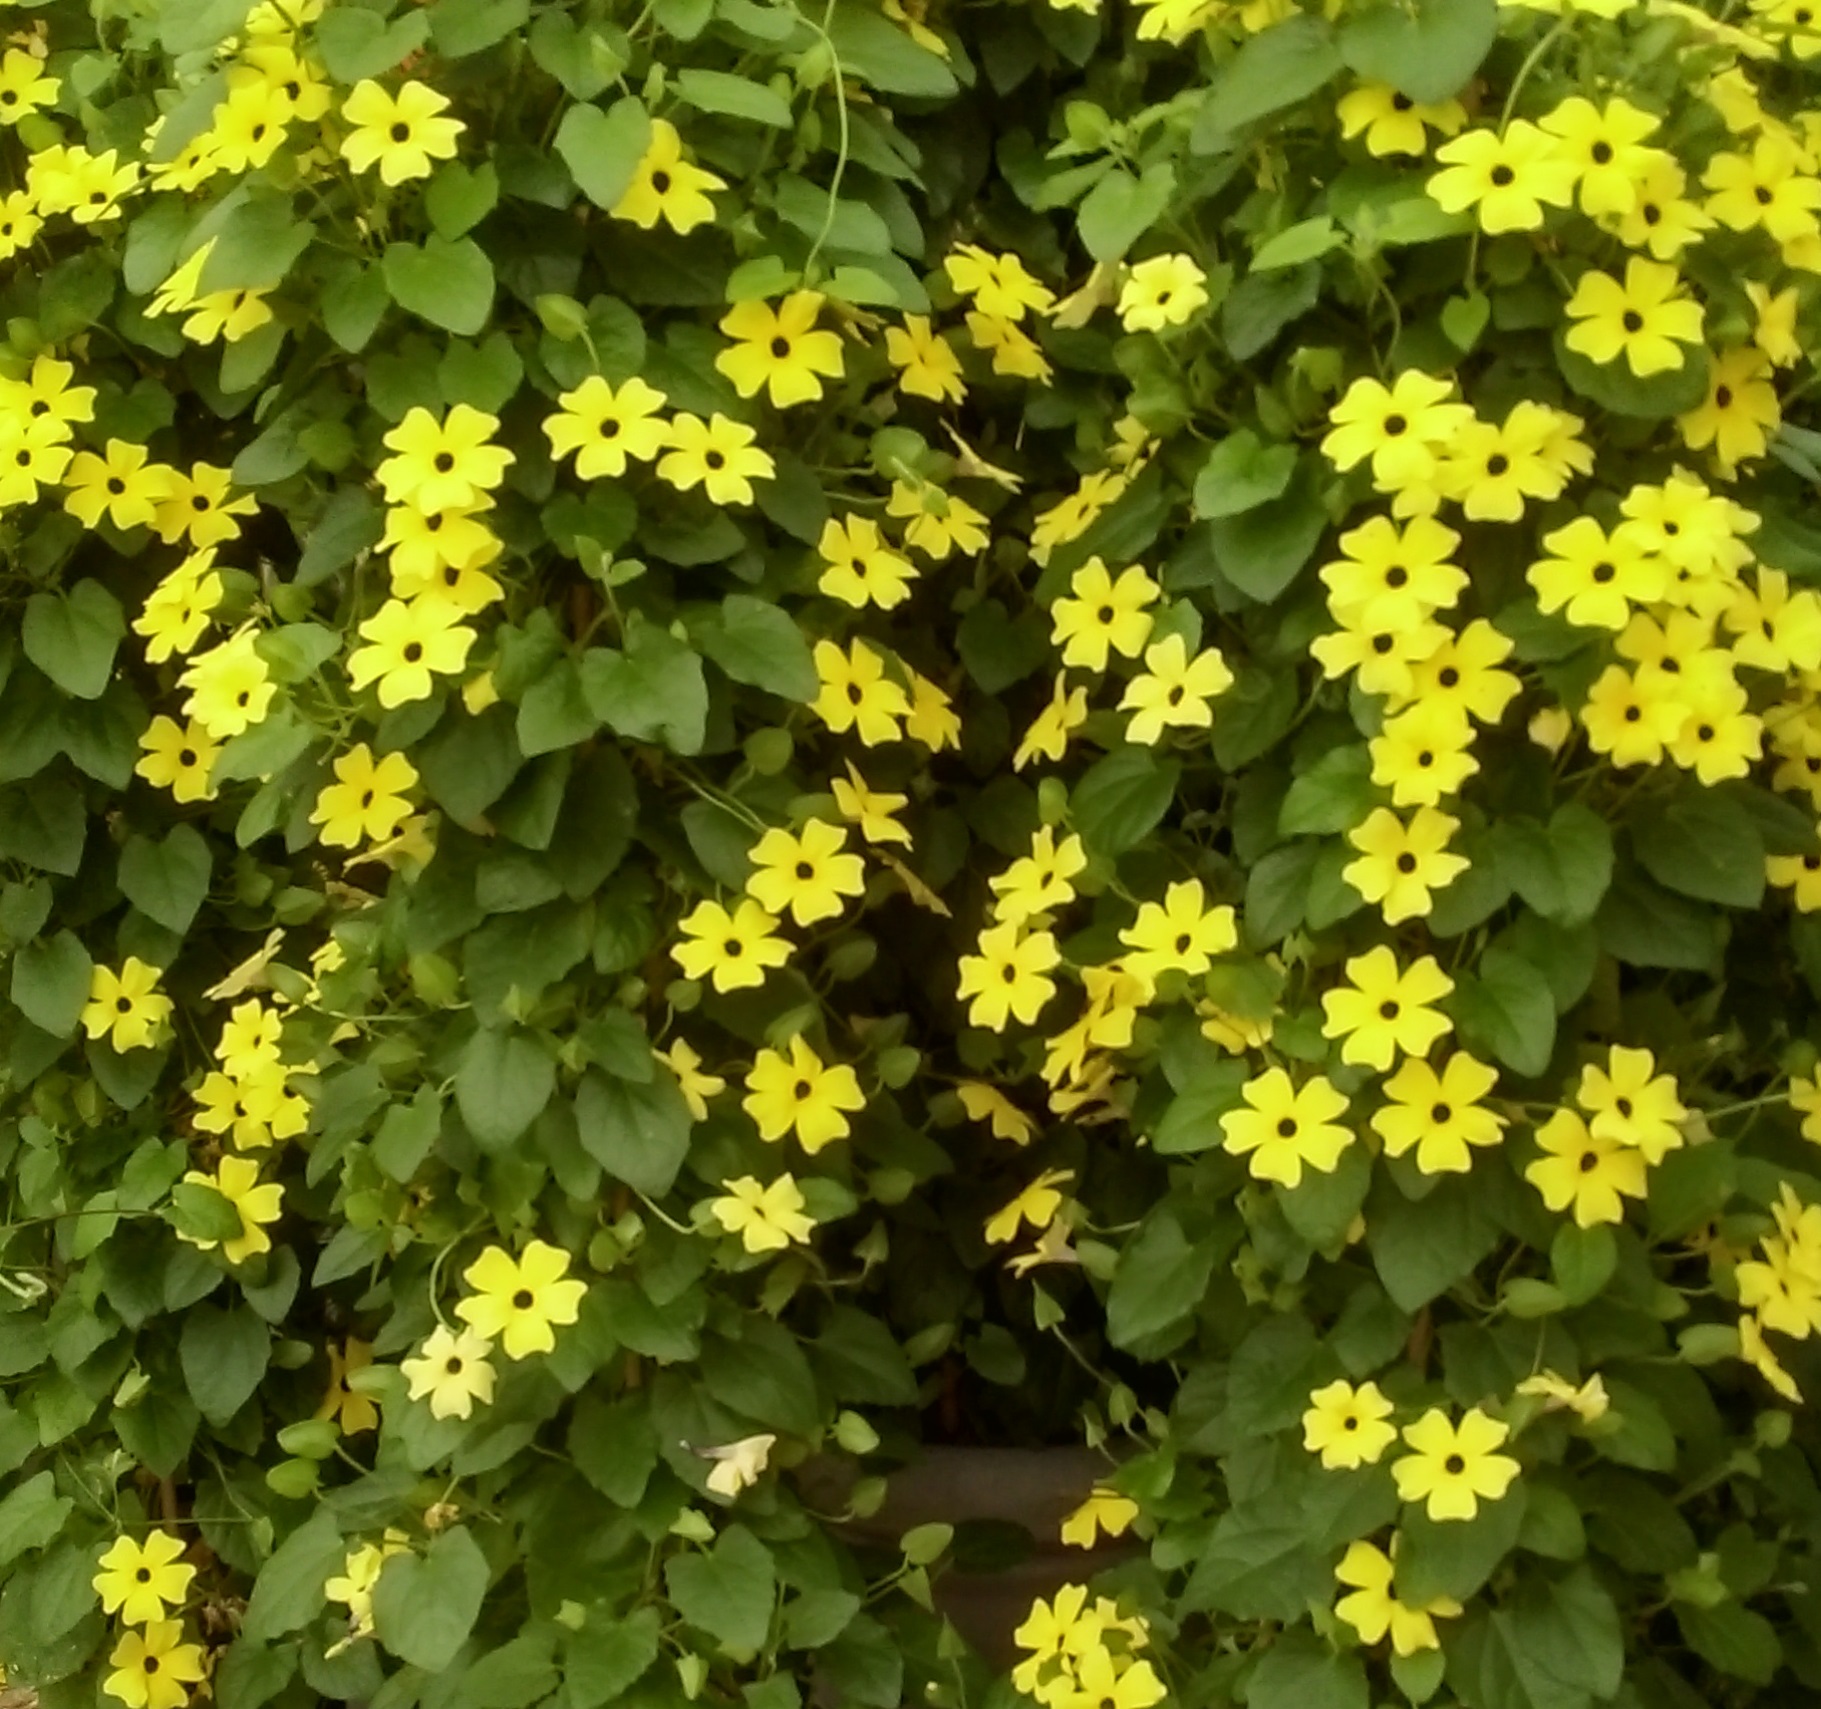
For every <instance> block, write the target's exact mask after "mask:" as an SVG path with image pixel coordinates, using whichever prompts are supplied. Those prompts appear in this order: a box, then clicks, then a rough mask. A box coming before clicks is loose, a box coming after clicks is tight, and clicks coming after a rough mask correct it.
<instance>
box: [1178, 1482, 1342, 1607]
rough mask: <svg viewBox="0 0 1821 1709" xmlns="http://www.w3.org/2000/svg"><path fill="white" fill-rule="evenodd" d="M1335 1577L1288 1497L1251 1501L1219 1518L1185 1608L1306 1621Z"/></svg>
mask: <svg viewBox="0 0 1821 1709" xmlns="http://www.w3.org/2000/svg"><path fill="white" fill-rule="evenodd" d="M1332 1591H1333V1579H1332V1577H1331V1576H1330V1574H1329V1572H1328V1570H1327V1567H1326V1566H1325V1564H1324V1563H1323V1562H1322V1561H1321V1560H1320V1559H1319V1558H1318V1557H1317V1556H1316V1554H1315V1551H1314V1550H1313V1549H1312V1548H1311V1546H1310V1536H1309V1528H1308V1526H1307V1525H1306V1524H1305V1523H1304V1521H1303V1518H1302V1515H1301V1514H1300V1513H1298V1512H1297V1511H1296V1509H1295V1507H1294V1506H1293V1505H1292V1504H1291V1503H1289V1502H1285V1501H1281V1500H1279V1501H1251V1502H1247V1503H1245V1504H1243V1505H1241V1506H1237V1507H1233V1508H1229V1509H1228V1510H1227V1511H1226V1512H1225V1513H1223V1514H1222V1515H1221V1516H1220V1521H1219V1523H1218V1524H1216V1525H1215V1527H1214V1534H1213V1536H1212V1537H1211V1538H1209V1540H1208V1545H1207V1547H1206V1549H1205V1550H1204V1551H1203V1552H1202V1556H1201V1558H1200V1560H1198V1561H1197V1562H1196V1563H1195V1569H1194V1571H1193V1572H1191V1573H1190V1575H1189V1582H1188V1584H1187V1586H1186V1587H1185V1588H1184V1590H1183V1593H1182V1607H1183V1608H1184V1609H1185V1610H1191V1609H1192V1610H1199V1609H1213V1610H1214V1611H1216V1612H1217V1613H1221V1614H1227V1615H1230V1616H1232V1618H1234V1619H1236V1620H1281V1621H1285V1622H1291V1621H1297V1620H1301V1619H1304V1618H1305V1617H1306V1616H1307V1614H1308V1610H1309V1606H1310V1604H1311V1603H1318V1602H1322V1601H1325V1599H1326V1598H1327V1597H1328V1596H1329V1595H1330V1594H1331V1593H1332Z"/></svg>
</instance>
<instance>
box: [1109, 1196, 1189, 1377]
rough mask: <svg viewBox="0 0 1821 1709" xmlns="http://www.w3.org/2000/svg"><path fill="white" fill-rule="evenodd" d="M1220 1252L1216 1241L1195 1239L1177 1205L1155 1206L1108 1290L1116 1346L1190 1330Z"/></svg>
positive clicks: (1111, 1336) (1128, 1246) (1130, 1243)
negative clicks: (1217, 1253)
mask: <svg viewBox="0 0 1821 1709" xmlns="http://www.w3.org/2000/svg"><path fill="white" fill-rule="evenodd" d="M1215 1256H1216V1251H1215V1247H1214V1244H1213V1243H1212V1242H1211V1241H1206V1240H1203V1241H1195V1242H1191V1241H1190V1239H1189V1237H1188V1235H1187V1234H1185V1233H1184V1231H1183V1226H1182V1223H1181V1221H1180V1220H1179V1219H1178V1218H1177V1216H1176V1213H1175V1212H1174V1211H1173V1210H1171V1209H1169V1208H1167V1207H1166V1208H1164V1209H1161V1210H1157V1211H1153V1212H1152V1213H1151V1215H1150V1216H1149V1217H1147V1218H1146V1219H1145V1222H1144V1225H1143V1227H1141V1228H1140V1229H1139V1231H1138V1233H1137V1234H1136V1235H1135V1236H1134V1237H1133V1238H1132V1239H1131V1240H1129V1241H1128V1242H1127V1243H1126V1246H1125V1249H1124V1250H1123V1251H1122V1252H1121V1253H1120V1254H1119V1262H1118V1264H1117V1266H1116V1267H1115V1268H1114V1271H1113V1285H1112V1287H1111V1288H1110V1289H1109V1290H1108V1293H1107V1337H1108V1339H1109V1340H1110V1341H1111V1342H1112V1343H1113V1345H1114V1346H1115V1347H1133V1346H1136V1345H1138V1344H1140V1343H1153V1344H1154V1343H1155V1342H1156V1341H1157V1340H1158V1339H1159V1338H1160V1337H1167V1336H1170V1335H1172V1334H1176V1332H1178V1331H1180V1332H1182V1333H1186V1332H1187V1327H1188V1322H1189V1319H1190V1318H1191V1317H1192V1316H1193V1315H1194V1312H1195V1309H1196V1307H1197V1306H1199V1305H1200V1304H1201V1300H1202V1296H1203V1295H1204V1294H1205V1293H1206V1292H1207V1288H1208V1280H1209V1278H1210V1277H1211V1276H1212V1275H1213V1273H1214V1260H1215ZM1177 1339H1180V1334H1177Z"/></svg>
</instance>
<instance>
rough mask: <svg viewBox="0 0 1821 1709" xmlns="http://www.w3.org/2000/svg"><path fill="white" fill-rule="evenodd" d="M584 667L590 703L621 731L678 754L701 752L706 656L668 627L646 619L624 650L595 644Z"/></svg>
mask: <svg viewBox="0 0 1821 1709" xmlns="http://www.w3.org/2000/svg"><path fill="white" fill-rule="evenodd" d="M581 670H582V691H583V693H584V694H586V695H587V697H588V704H589V705H590V706H591V707H592V708H593V709H594V714H595V716H596V717H597V718H599V719H600V720H601V721H602V722H603V723H604V724H607V725H609V726H610V727H611V728H612V729H613V730H615V731H616V732H617V733H618V734H620V735H622V736H626V737H628V738H630V739H631V740H633V741H638V742H659V741H661V742H662V743H663V744H664V745H665V746H666V747H668V748H669V749H670V750H671V751H672V752H673V753H679V754H694V753H699V752H700V751H701V748H702V740H703V735H704V732H705V730H706V726H707V719H708V685H707V683H706V682H705V681H704V680H703V676H702V661H701V660H700V659H699V658H698V657H697V656H696V655H695V653H694V652H693V651H691V650H690V648H688V647H687V646H685V645H684V644H683V643H682V642H681V641H679V640H678V639H677V638H676V637H675V636H674V635H672V634H671V633H670V631H669V630H668V629H660V628H658V627H657V625H656V624H653V623H641V624H639V625H637V626H636V627H635V628H633V629H632V630H630V631H629V632H628V634H627V636H626V650H625V651H624V652H623V653H616V652H613V651H611V650H610V649H607V648H601V647H597V648H593V649H591V650H590V651H588V652H587V653H585V654H583V656H582V666H581Z"/></svg>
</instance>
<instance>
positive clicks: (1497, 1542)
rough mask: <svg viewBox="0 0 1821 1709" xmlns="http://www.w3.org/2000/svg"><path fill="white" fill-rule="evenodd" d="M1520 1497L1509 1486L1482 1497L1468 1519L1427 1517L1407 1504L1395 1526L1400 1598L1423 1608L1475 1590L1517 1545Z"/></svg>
mask: <svg viewBox="0 0 1821 1709" xmlns="http://www.w3.org/2000/svg"><path fill="white" fill-rule="evenodd" d="M1524 1495H1525V1492H1524V1486H1523V1484H1521V1483H1518V1484H1514V1485H1513V1486H1512V1488H1511V1489H1510V1490H1509V1491H1507V1493H1506V1494H1505V1495H1504V1496H1502V1497H1501V1498H1500V1499H1499V1500H1497V1501H1482V1502H1481V1503H1480V1504H1479V1511H1478V1512H1477V1513H1475V1514H1474V1516H1473V1517H1472V1518H1471V1519H1431V1518H1430V1517H1429V1515H1428V1513H1427V1512H1425V1511H1424V1509H1422V1508H1421V1507H1406V1508H1405V1509H1404V1516H1403V1518H1402V1519H1401V1520H1400V1521H1399V1523H1398V1528H1397V1534H1398V1551H1397V1595H1398V1598H1399V1600H1400V1601H1402V1602H1404V1603H1406V1604H1408V1605H1409V1606H1410V1607H1412V1608H1422V1607H1426V1606H1427V1605H1428V1604H1429V1603H1431V1602H1433V1601H1434V1600H1435V1599H1436V1598H1437V1597H1438V1596H1452V1597H1453V1598H1454V1599H1455V1600H1456V1601H1459V1602H1464V1601H1465V1600H1466V1599H1467V1598H1468V1597H1470V1596H1472V1595H1473V1594H1474V1593H1475V1592H1476V1591H1478V1590H1479V1589H1480V1587H1481V1586H1482V1585H1484V1584H1485V1582H1486V1581H1487V1580H1488V1579H1489V1578H1491V1577H1492V1575H1493V1573H1494V1572H1495V1571H1496V1570H1497V1568H1498V1565H1499V1563H1500V1562H1501V1561H1503V1560H1504V1559H1505V1557H1506V1556H1507V1555H1509V1554H1510V1553H1511V1551H1512V1550H1513V1549H1515V1548H1516V1547H1517V1542H1518V1532H1519V1530H1520V1529H1521V1528H1522V1526H1523V1523H1524Z"/></svg>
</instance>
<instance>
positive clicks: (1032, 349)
mask: <svg viewBox="0 0 1821 1709" xmlns="http://www.w3.org/2000/svg"><path fill="white" fill-rule="evenodd" d="M967 333H968V337H969V338H971V339H972V340H973V341H974V348H975V349H976V350H983V351H985V352H986V353H987V354H988V355H989V356H991V357H992V359H993V372H994V373H995V374H1000V375H1003V376H1004V377H1005V378H1007V379H1012V380H1035V381H1037V382H1038V384H1040V385H1048V384H1049V380H1050V376H1051V374H1052V373H1053V372H1054V370H1053V369H1052V368H1051V367H1050V364H1049V360H1048V358H1046V357H1045V356H1044V354H1043V347H1042V346H1041V345H1040V344H1039V343H1038V342H1037V341H1036V339H1034V338H1032V337H1031V336H1030V334H1029V333H1027V332H1025V331H1024V329H1023V328H1022V327H1020V326H1019V325H1018V323H1017V322H1016V321H1012V320H1002V319H1001V318H1000V317H999V316H997V315H989V314H982V313H981V312H980V311H979V310H978V309H970V310H968V314H967Z"/></svg>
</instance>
